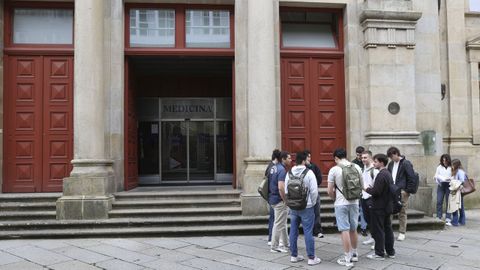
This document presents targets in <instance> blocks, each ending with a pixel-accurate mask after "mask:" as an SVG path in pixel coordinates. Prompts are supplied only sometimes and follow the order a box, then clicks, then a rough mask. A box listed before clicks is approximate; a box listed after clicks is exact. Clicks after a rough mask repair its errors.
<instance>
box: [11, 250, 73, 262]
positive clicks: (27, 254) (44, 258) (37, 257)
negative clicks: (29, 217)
mask: <svg viewBox="0 0 480 270" xmlns="http://www.w3.org/2000/svg"><path fill="white" fill-rule="evenodd" d="M8 252H9V253H10V254H13V255H15V256H18V257H22V258H25V259H27V260H28V261H31V262H34V263H37V264H40V265H44V266H48V265H52V264H57V263H61V262H67V261H71V260H72V259H71V258H68V257H66V256H63V255H60V254H58V253H54V252H52V251H49V250H45V249H41V248H38V247H33V246H22V247H18V248H14V249H10V250H9V251H8Z"/></svg>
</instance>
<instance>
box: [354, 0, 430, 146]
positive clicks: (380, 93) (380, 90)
mask: <svg viewBox="0 0 480 270" xmlns="http://www.w3.org/2000/svg"><path fill="white" fill-rule="evenodd" d="M411 4H412V3H411V1H388V0H367V1H366V2H365V3H364V7H363V11H362V13H361V14H360V22H361V26H362V27H363V33H364V44H363V47H364V50H365V51H364V52H365V54H366V61H367V63H366V69H367V79H366V80H367V83H366V87H367V89H366V90H367V95H368V101H367V106H368V105H369V106H370V109H369V129H370V130H369V131H366V133H365V137H366V145H367V146H368V148H369V149H370V150H372V152H376V153H378V152H385V151H386V149H387V148H388V147H389V146H392V145H395V146H397V147H398V148H399V149H400V150H401V152H402V154H403V153H405V154H407V155H412V154H414V155H419V154H423V148H422V146H421V144H420V142H419V132H418V131H417V127H416V117H417V116H416V113H417V111H416V96H415V50H414V49H415V25H416V22H417V20H418V19H419V18H420V17H421V13H420V12H414V11H412V5H411Z"/></svg>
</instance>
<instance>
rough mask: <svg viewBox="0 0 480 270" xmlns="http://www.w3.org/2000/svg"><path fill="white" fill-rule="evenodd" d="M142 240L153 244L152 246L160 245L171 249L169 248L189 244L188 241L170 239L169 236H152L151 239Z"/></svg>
mask: <svg viewBox="0 0 480 270" xmlns="http://www.w3.org/2000/svg"><path fill="white" fill-rule="evenodd" d="M142 242H143V243H146V244H150V245H153V246H157V247H161V248H166V249H171V250H173V249H178V248H182V247H186V246H190V245H191V244H190V243H186V242H183V241H179V240H175V239H170V238H156V239H153V238H152V239H147V240H143V241H142Z"/></svg>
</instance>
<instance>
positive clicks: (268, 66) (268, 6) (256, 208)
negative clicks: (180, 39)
mask: <svg viewBox="0 0 480 270" xmlns="http://www.w3.org/2000/svg"><path fill="white" fill-rule="evenodd" d="M274 6H275V5H274V3H273V1H272V0H263V1H258V0H249V1H248V8H247V10H248V15H247V20H248V21H247V36H248V37H247V38H248V42H247V54H248V56H247V117H248V157H247V158H246V159H245V163H246V170H245V175H244V181H243V190H244V193H243V194H242V209H243V214H244V215H259V214H265V213H266V210H267V207H266V206H265V201H263V199H262V198H261V197H260V196H259V194H258V193H257V187H258V185H259V184H260V182H261V181H262V177H263V172H264V170H265V166H266V165H267V164H268V162H269V160H270V157H269V156H270V153H271V152H272V150H273V149H274V148H275V147H278V145H277V137H276V130H277V127H276V113H275V112H276V109H277V106H276V97H277V93H276V91H275V87H276V77H275V49H274V48H275V38H274V31H275V19H274V18H275V16H274V12H277V11H276V10H275V9H274Z"/></svg>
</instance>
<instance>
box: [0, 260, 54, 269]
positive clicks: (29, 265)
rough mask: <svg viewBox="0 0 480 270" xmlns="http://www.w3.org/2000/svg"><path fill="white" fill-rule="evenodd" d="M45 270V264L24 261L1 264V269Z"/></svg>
mask: <svg viewBox="0 0 480 270" xmlns="http://www.w3.org/2000/svg"><path fill="white" fill-rule="evenodd" d="M20 269H21V270H43V269H45V268H43V266H41V265H38V264H35V263H31V262H27V261H23V262H17V263H11V264H7V265H2V266H0V270H20Z"/></svg>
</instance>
